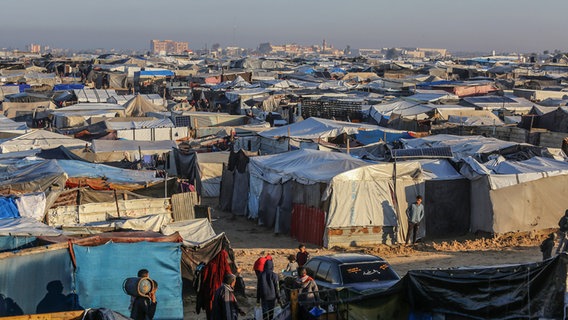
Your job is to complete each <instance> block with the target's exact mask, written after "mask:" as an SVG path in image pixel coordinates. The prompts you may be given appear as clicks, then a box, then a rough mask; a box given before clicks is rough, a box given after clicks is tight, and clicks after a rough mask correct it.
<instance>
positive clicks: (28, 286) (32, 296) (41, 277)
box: [0, 249, 73, 314]
mask: <svg viewBox="0 0 568 320" xmlns="http://www.w3.org/2000/svg"><path fill="white" fill-rule="evenodd" d="M72 275H73V264H72V263H71V257H70V255H69V251H68V250H67V249H60V250H52V251H40V252H37V253H29V254H26V255H21V256H12V257H9V258H5V259H1V260H0V293H1V294H3V295H4V296H5V297H8V298H11V299H12V300H14V302H15V303H16V304H18V306H20V308H22V310H23V312H24V314H34V313H36V307H37V305H38V303H39V302H40V301H41V300H42V299H43V297H44V296H45V294H46V293H47V290H46V286H47V284H48V283H49V282H51V281H61V283H62V284H63V294H65V295H67V294H69V293H71V292H73V285H72V283H73V282H72V278H73V277H72Z"/></svg>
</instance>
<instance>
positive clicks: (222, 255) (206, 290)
mask: <svg viewBox="0 0 568 320" xmlns="http://www.w3.org/2000/svg"><path fill="white" fill-rule="evenodd" d="M226 273H232V272H231V267H230V266H229V254H228V253H227V251H225V250H224V249H223V250H221V251H220V252H219V254H217V256H216V257H215V258H213V260H211V261H209V263H208V264H207V265H206V266H205V268H204V269H203V286H202V288H201V291H200V292H199V294H201V295H203V300H201V301H203V303H204V304H205V305H203V306H202V307H203V308H204V309H205V313H206V314H207V319H210V318H211V310H212V308H213V298H214V297H215V291H216V290H217V289H218V288H219V287H221V286H222V285H223V278H224V277H225V274H226Z"/></svg>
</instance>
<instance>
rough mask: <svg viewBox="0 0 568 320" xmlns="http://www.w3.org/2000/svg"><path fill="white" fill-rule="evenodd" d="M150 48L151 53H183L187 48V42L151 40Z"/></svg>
mask: <svg viewBox="0 0 568 320" xmlns="http://www.w3.org/2000/svg"><path fill="white" fill-rule="evenodd" d="M150 50H151V51H152V53H153V54H168V53H173V54H183V53H184V52H186V51H188V50H189V43H187V42H179V41H173V40H152V41H150Z"/></svg>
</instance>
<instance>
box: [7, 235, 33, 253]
mask: <svg viewBox="0 0 568 320" xmlns="http://www.w3.org/2000/svg"><path fill="white" fill-rule="evenodd" d="M35 240H36V237H14V236H3V237H2V236H0V252H4V251H12V250H14V249H18V248H21V247H23V246H25V245H27V244H30V243H32V242H34V241H35Z"/></svg>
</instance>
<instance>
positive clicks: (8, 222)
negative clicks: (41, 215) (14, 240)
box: [0, 218, 61, 236]
mask: <svg viewBox="0 0 568 320" xmlns="http://www.w3.org/2000/svg"><path fill="white" fill-rule="evenodd" d="M60 234H61V231H59V230H57V229H55V228H52V227H50V226H47V225H45V224H43V223H41V222H38V221H37V220H35V219H32V218H13V219H0V236H8V235H11V236H58V235H60Z"/></svg>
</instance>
